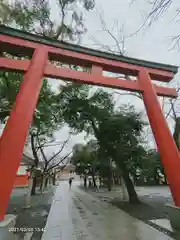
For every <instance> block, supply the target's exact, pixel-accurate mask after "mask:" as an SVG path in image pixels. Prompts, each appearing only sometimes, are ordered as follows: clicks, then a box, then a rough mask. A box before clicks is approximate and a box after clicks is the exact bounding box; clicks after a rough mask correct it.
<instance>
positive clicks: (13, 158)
mask: <svg viewBox="0 0 180 240" xmlns="http://www.w3.org/2000/svg"><path fill="white" fill-rule="evenodd" d="M47 58H48V53H47V50H46V48H44V47H41V48H39V49H37V50H35V52H34V55H33V58H32V61H31V64H30V66H29V69H28V71H27V72H26V73H25V75H24V81H23V83H22V84H21V87H20V90H19V93H18V95H17V98H16V103H15V105H14V107H13V110H12V112H11V114H10V117H9V119H8V122H7V125H6V127H5V129H4V131H3V134H2V137H1V140H0V193H1V196H0V220H3V218H4V215H5V213H6V209H7V206H8V201H9V198H10V194H11V190H12V188H13V184H14V180H15V177H16V172H17V170H18V167H19V164H20V160H21V159H22V154H23V149H24V144H25V141H26V137H27V134H28V129H29V127H30V124H31V121H32V118H33V113H34V110H35V107H36V103H37V100H38V96H39V92H40V89H41V86H42V78H43V74H44V68H45V64H46V63H47ZM4 179H6V182H4Z"/></svg>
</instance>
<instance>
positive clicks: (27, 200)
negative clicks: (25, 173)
mask: <svg viewBox="0 0 180 240" xmlns="http://www.w3.org/2000/svg"><path fill="white" fill-rule="evenodd" d="M32 186H33V179H32V178H29V181H28V190H27V193H26V195H25V206H24V208H30V206H31V192H32Z"/></svg>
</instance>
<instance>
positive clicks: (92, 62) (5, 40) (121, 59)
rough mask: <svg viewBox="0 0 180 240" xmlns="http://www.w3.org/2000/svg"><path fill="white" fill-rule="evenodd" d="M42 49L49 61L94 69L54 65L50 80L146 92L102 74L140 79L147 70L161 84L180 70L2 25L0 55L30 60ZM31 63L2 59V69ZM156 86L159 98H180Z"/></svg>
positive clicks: (22, 67)
mask: <svg viewBox="0 0 180 240" xmlns="http://www.w3.org/2000/svg"><path fill="white" fill-rule="evenodd" d="M40 46H45V47H46V50H47V51H48V56H49V60H54V61H60V62H62V63H67V64H74V65H79V66H83V67H89V68H90V69H91V73H87V72H80V71H72V70H70V69H65V68H57V67H55V65H53V64H48V65H47V67H46V68H45V71H44V75H45V76H46V77H51V78H61V79H65V80H70V81H79V82H84V83H89V84H94V85H100V86H107V87H111V88H119V89H123V90H130V91H135V92H143V89H142V88H141V86H140V85H139V83H138V81H124V80H122V79H119V78H118V79H116V78H112V77H105V76H103V74H102V72H103V70H104V71H109V72H113V73H120V74H125V75H130V76H136V77H137V79H138V74H139V72H140V71H141V70H142V69H143V68H146V70H147V72H148V73H149V75H150V77H151V79H152V80H156V81H162V82H169V81H171V80H172V78H173V76H174V74H176V73H177V71H178V67H176V66H172V65H166V64H160V63H155V62H150V61H145V60H139V59H135V58H129V57H125V56H120V55H116V54H111V53H106V52H102V51H98V50H92V49H89V48H85V47H81V46H77V45H74V44H69V43H65V42H62V41H58V40H54V39H50V38H48V37H42V36H37V35H34V34H31V33H27V32H23V31H20V30H16V29H13V28H9V27H6V26H4V25H0V52H7V53H11V54H14V55H17V56H29V57H30V58H31V56H32V54H33V52H34V50H35V49H37V48H39V47H40ZM29 64H30V60H13V59H8V58H2V57H1V58H0V68H1V69H6V70H8V69H11V70H15V71H27V69H28V67H29ZM154 87H155V90H156V93H157V95H159V96H167V97H176V96H177V94H176V91H175V89H173V88H166V87H161V86H156V85H155V84H154Z"/></svg>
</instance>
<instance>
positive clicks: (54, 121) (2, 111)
mask: <svg viewBox="0 0 180 240" xmlns="http://www.w3.org/2000/svg"><path fill="white" fill-rule="evenodd" d="M78 4H82V5H83V7H84V9H85V10H86V11H89V10H91V9H93V7H94V1H93V0H83V1H80V0H58V1H55V5H54V7H55V10H56V12H57V13H58V14H59V16H58V19H53V13H52V8H51V1H49V0H31V1H26V0H24V1H22V0H16V1H14V2H12V3H11V4H10V3H9V1H6V0H2V1H1V2H0V23H1V24H4V25H7V26H10V27H15V28H18V29H21V30H25V31H27V32H31V33H35V34H38V35H42V36H47V37H51V38H54V39H60V40H66V41H73V42H76V43H78V42H79V40H80V39H81V36H82V35H83V34H84V33H85V31H86V28H85V26H84V18H83V13H80V14H78V10H79V9H78ZM70 13H71V14H70ZM67 19H68V21H67ZM3 54H6V55H7V53H3ZM11 57H14V56H11ZM22 79H23V76H22V74H19V73H14V72H13V73H6V72H2V73H1V75H0V98H1V103H0V119H1V120H3V119H4V118H5V117H7V116H9V112H10V111H11V109H12V106H13V103H14V101H15V98H16V94H17V92H18V91H19V86H20V84H21V82H22ZM60 109H61V108H60V103H59V101H57V96H56V94H55V93H54V92H53V91H52V89H51V86H50V84H49V83H48V81H47V80H44V83H43V87H42V89H41V93H40V97H39V101H38V104H37V108H36V111H35V114H34V119H33V124H32V126H31V129H30V143H31V147H32V152H33V156H34V158H35V164H36V166H38V164H39V152H40V146H41V145H42V144H43V143H44V142H46V141H47V138H48V139H49V138H50V137H51V140H52V139H53V138H52V135H53V132H54V131H55V130H57V129H58V128H60V127H61V123H62V121H61V120H62V118H61V111H60ZM38 139H39V140H40V142H41V143H40V145H39V144H38V142H39V141H38ZM35 188H36V177H34V182H33V189H32V193H33V194H35Z"/></svg>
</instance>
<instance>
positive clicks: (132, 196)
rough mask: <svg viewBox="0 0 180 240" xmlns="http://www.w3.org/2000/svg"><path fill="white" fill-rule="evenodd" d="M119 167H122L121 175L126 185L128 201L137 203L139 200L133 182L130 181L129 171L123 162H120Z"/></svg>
mask: <svg viewBox="0 0 180 240" xmlns="http://www.w3.org/2000/svg"><path fill="white" fill-rule="evenodd" d="M121 169H122V176H123V179H124V182H125V184H126V187H127V192H128V196H129V202H130V203H132V204H137V203H139V202H140V201H139V198H138V195H137V193H136V191H135V189H134V185H133V182H132V180H131V178H130V176H129V172H128V170H127V169H126V166H125V164H124V163H122V164H121Z"/></svg>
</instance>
